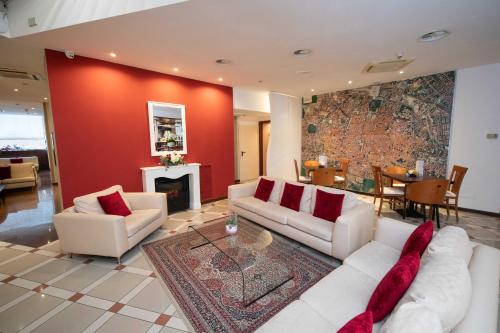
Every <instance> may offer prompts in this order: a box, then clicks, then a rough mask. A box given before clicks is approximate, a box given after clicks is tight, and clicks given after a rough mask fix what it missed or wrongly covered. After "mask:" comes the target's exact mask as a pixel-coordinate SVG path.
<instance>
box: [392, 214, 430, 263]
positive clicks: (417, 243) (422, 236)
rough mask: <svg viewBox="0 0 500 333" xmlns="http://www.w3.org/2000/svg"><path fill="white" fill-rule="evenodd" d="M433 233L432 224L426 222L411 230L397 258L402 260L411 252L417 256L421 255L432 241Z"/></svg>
mask: <svg viewBox="0 0 500 333" xmlns="http://www.w3.org/2000/svg"><path fill="white" fill-rule="evenodd" d="M433 231H434V223H433V222H432V221H427V222H425V223H423V224H421V225H419V226H418V227H417V228H416V229H415V230H413V232H412V233H411V235H410V237H408V239H407V240H406V243H405V245H404V246H403V251H401V256H400V257H399V258H403V257H404V256H405V255H407V254H408V253H411V252H418V254H420V255H422V253H424V251H425V249H426V248H427V245H429V243H430V242H431V240H432V232H433Z"/></svg>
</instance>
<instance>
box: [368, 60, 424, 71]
mask: <svg viewBox="0 0 500 333" xmlns="http://www.w3.org/2000/svg"><path fill="white" fill-rule="evenodd" d="M413 60H415V59H396V60H388V61H381V62H377V63H371V64H368V65H366V67H365V68H364V69H363V72H365V73H387V72H396V71H399V70H401V69H402V68H403V67H406V66H408V65H409V64H410V63H411V62H413Z"/></svg>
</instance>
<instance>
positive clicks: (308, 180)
mask: <svg viewBox="0 0 500 333" xmlns="http://www.w3.org/2000/svg"><path fill="white" fill-rule="evenodd" d="M293 164H294V166H295V178H296V181H297V182H300V183H305V184H310V183H311V178H310V177H304V176H301V175H300V170H299V164H298V163H297V160H296V159H293Z"/></svg>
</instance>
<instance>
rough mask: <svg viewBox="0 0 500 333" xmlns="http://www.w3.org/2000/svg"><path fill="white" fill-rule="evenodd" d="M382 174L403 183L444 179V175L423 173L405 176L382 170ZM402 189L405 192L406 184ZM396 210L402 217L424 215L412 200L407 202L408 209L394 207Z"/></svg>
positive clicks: (420, 216)
mask: <svg viewBox="0 0 500 333" xmlns="http://www.w3.org/2000/svg"><path fill="white" fill-rule="evenodd" d="M382 176H384V177H386V178H389V179H392V180H396V181H398V182H401V183H404V184H405V185H407V184H411V183H415V182H422V181H426V180H436V179H446V178H444V177H435V176H429V175H423V176H416V177H412V176H407V175H406V174H401V173H389V172H385V171H382ZM404 190H405V192H406V186H405V187H404ZM404 204H405V205H406V195H405V202H404ZM396 212H398V213H399V214H400V215H401V216H402V217H403V218H406V217H419V218H422V217H424V215H423V214H420V213H419V212H418V211H417V209H416V205H415V203H414V202H411V201H410V202H409V204H408V209H404V208H403V209H396Z"/></svg>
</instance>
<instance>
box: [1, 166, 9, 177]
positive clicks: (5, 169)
mask: <svg viewBox="0 0 500 333" xmlns="http://www.w3.org/2000/svg"><path fill="white" fill-rule="evenodd" d="M10 177H11V174H10V165H7V166H0V180H1V179H9V178H10Z"/></svg>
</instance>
